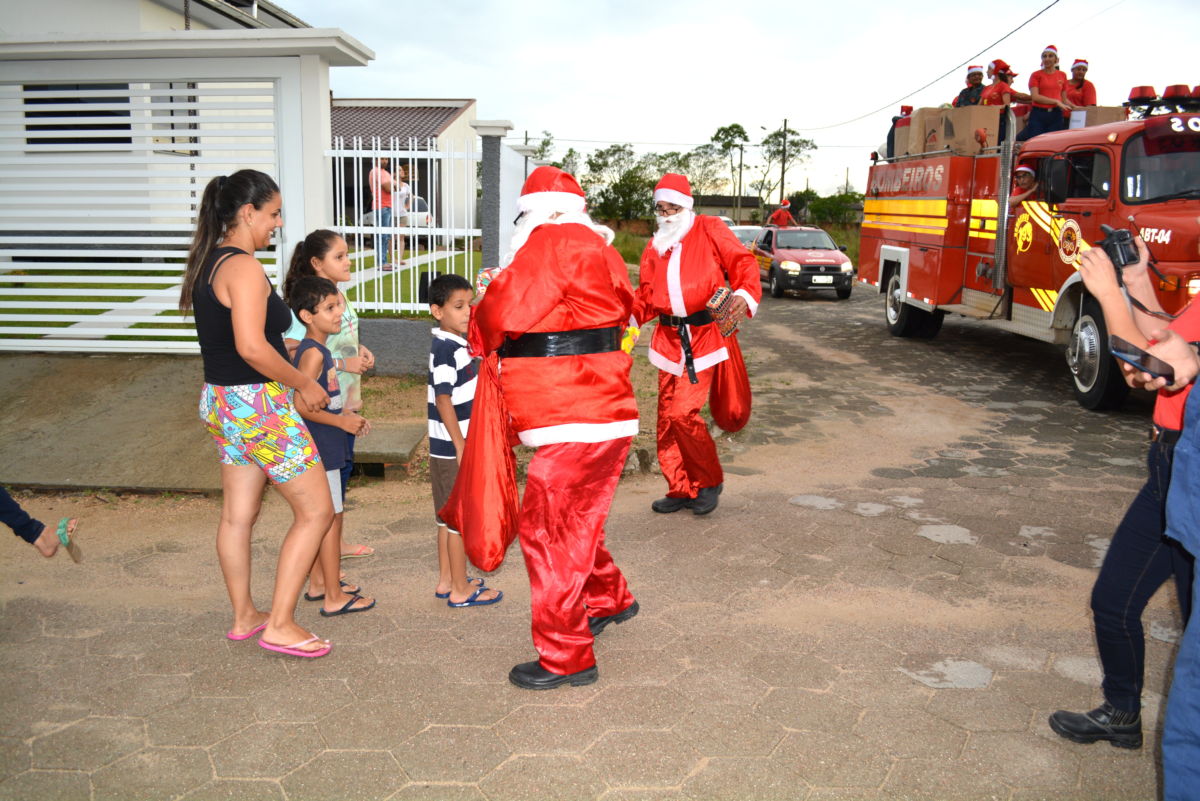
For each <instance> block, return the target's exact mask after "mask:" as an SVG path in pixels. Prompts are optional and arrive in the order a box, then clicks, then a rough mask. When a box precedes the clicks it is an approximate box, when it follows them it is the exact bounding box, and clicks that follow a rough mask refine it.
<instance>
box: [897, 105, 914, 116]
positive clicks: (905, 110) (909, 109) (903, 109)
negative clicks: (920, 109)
mask: <svg viewBox="0 0 1200 801" xmlns="http://www.w3.org/2000/svg"><path fill="white" fill-rule="evenodd" d="M912 111H913V107H912V106H901V107H900V113H901V114H903V115H904V116H905V117H907V116H908V115H909V114H912Z"/></svg>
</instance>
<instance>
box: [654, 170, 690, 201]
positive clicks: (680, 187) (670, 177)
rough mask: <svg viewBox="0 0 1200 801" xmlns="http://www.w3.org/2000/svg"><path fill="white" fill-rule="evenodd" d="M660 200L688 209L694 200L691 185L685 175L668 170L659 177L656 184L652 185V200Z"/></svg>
mask: <svg viewBox="0 0 1200 801" xmlns="http://www.w3.org/2000/svg"><path fill="white" fill-rule="evenodd" d="M660 200H665V201H666V202H667V203H673V204H675V205H676V206H683V207H684V208H685V209H690V208H691V207H692V206H693V204H694V201H693V200H692V185H691V184H689V183H688V179H687V176H686V175H680V174H679V173H676V172H669V173H667V174H666V175H664V176H663V177H662V178H661V179H659V182H658V184H657V185H656V186H655V187H654V202H655V203H657V202H658V201H660Z"/></svg>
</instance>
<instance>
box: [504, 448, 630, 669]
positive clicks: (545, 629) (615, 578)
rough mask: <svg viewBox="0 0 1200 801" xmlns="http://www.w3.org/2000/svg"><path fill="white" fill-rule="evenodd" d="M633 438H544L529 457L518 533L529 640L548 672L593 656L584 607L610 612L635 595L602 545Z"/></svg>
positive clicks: (584, 664)
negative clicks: (548, 442)
mask: <svg viewBox="0 0 1200 801" xmlns="http://www.w3.org/2000/svg"><path fill="white" fill-rule="evenodd" d="M632 441H633V438H632V437H623V438H621V439H614V440H608V441H606V442H563V443H558V444H554V445H543V446H542V447H540V448H538V449H537V452H536V453H535V454H534V455H533V459H532V460H531V461H530V462H529V473H528V478H527V479H526V482H525V498H524V500H523V501H522V503H521V517H520V524H519V536H520V540H521V552H522V553H523V554H524V555H525V567H526V569H527V570H528V572H529V590H530V601H531V605H532V607H533V625H532V629H533V645H534V647H535V648H537V652H538V656H539V657H541V658H540V662H541V665H542V667H544V668H545V669H546V670H549V671H550V672H551V673H558V674H562V675H566V674H569V673H578V672H579V671H581V670H587V669H588V668H590V667H591V666H592V665H594V664H596V657H595V655H594V654H593V653H592V633H591V631H590V630H589V629H588V624H587V618H588V615H591V616H592V617H602V616H605V615H615V614H617V613H618V612H623V611H625V610H626V609H627V608H629V605H630V604H632V603H633V596H632V595H630V594H629V588H628V587H627V586H626V584H625V577H624V576H623V575H621V571H620V570H619V569H618V568H617V566H616V564H614V563H613V559H612V555H611V554H610V553H609V552H608V548H606V547H604V521H605V519H606V518H607V517H608V511H609V507H610V506H611V505H612V498H613V494H614V493H615V492H616V491H617V481H618V480H619V479H620V477H621V468H622V467H623V466H624V465H625V457H626V456H627V455H628V454H629V445H630V443H631V442H632Z"/></svg>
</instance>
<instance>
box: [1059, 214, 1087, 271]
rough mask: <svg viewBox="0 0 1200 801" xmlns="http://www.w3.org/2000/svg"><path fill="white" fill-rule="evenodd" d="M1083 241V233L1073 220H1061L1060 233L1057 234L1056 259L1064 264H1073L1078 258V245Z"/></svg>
mask: <svg viewBox="0 0 1200 801" xmlns="http://www.w3.org/2000/svg"><path fill="white" fill-rule="evenodd" d="M1082 241H1083V231H1081V230H1080V229H1079V223H1077V222H1075V221H1074V220H1063V226H1062V231H1061V232H1059V234H1058V257H1059V258H1060V259H1062V260H1063V263H1064V264H1074V263H1075V261H1076V260H1077V259H1078V258H1079V244H1080V242H1082Z"/></svg>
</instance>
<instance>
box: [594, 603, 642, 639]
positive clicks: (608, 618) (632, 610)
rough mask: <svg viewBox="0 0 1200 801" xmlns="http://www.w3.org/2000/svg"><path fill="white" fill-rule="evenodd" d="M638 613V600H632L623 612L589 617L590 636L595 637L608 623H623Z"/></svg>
mask: <svg viewBox="0 0 1200 801" xmlns="http://www.w3.org/2000/svg"><path fill="white" fill-rule="evenodd" d="M637 613H638V602H637V601H634V602H633V603H631V604H630V605H629V606H627V607H626V608H625V611H623V612H617V613H616V614H615V615H604V616H602V617H589V618H588V628H589V629H591V630H592V636H593V637H596V636H597V635H599V634H600V632H602V631H604V627H605V626H607V625H608V624H609V623H624V622H625V621H626V620H629V618H631V617H633V616H634V615H636V614H637Z"/></svg>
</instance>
